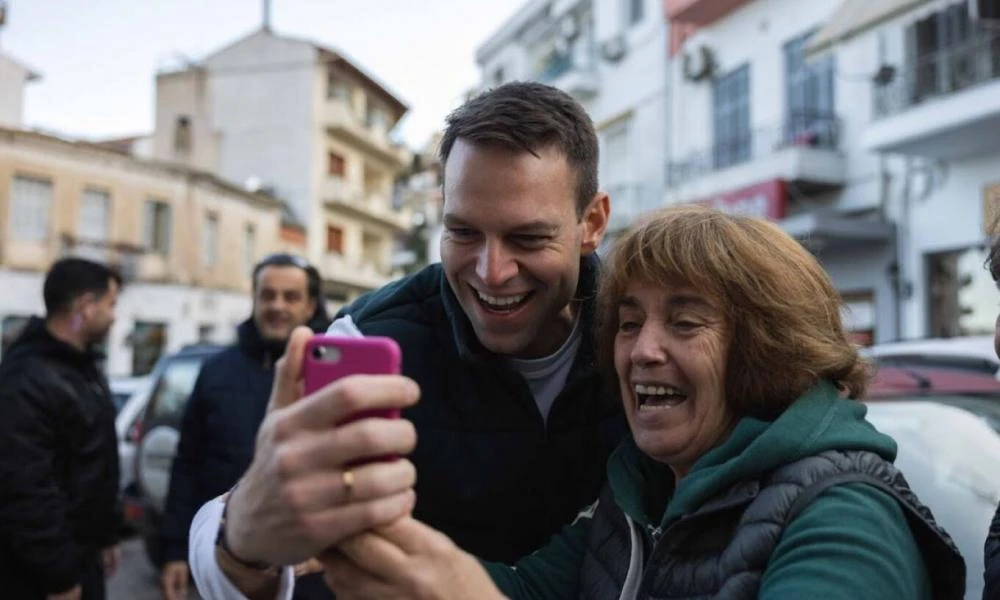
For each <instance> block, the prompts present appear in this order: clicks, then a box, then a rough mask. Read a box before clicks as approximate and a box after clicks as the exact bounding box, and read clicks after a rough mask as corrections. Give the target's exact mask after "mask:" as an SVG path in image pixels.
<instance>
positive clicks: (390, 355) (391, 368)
mask: <svg viewBox="0 0 1000 600" xmlns="http://www.w3.org/2000/svg"><path fill="white" fill-rule="evenodd" d="M319 351H323V352H326V353H328V354H331V353H332V354H331V359H330V360H326V359H323V358H321V357H320V356H319V354H318V352H319ZM334 357H335V358H334ZM401 363H402V359H401V353H400V351H399V346H398V345H397V344H396V341H395V340H393V339H392V338H388V337H364V338H361V337H340V336H331V335H316V336H313V338H312V339H310V340H309V342H308V343H306V355H305V363H304V364H303V366H302V373H303V378H304V379H305V392H306V394H311V393H313V392H315V391H316V390H318V389H320V388H322V387H323V386H325V385H328V384H329V383H332V382H334V381H336V380H338V379H340V378H341V377H346V376H348V375H398V374H399V373H400V365H401ZM373 413H375V414H374V415H373ZM366 416H383V417H384V418H388V419H398V418H399V411H398V410H385V411H382V410H378V411H366V412H365V413H360V414H357V415H353V416H352V417H350V418H348V419H347V420H345V421H344V423H347V422H350V421H355V420H357V419H361V418H364V417H366Z"/></svg>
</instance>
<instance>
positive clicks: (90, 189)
mask: <svg viewBox="0 0 1000 600" xmlns="http://www.w3.org/2000/svg"><path fill="white" fill-rule="evenodd" d="M281 213H282V209H281V205H280V203H279V202H278V201H276V200H275V199H273V198H271V197H269V196H267V195H264V194H259V193H250V192H247V191H245V190H243V189H242V188H238V187H235V186H233V185H231V184H229V183H227V182H225V181H223V180H221V179H219V178H217V177H215V176H214V175H211V174H208V173H205V172H202V171H197V170H194V169H191V168H189V167H181V166H177V165H173V164H168V163H160V162H154V161H147V160H141V159H137V158H135V157H132V156H129V155H126V154H123V153H119V152H115V151H111V150H108V149H106V148H102V147H100V146H97V145H93V144H86V143H81V142H70V141H66V140H63V139H60V138H56V137H52V136H48V135H43V134H39V133H34V132H29V131H23V130H16V129H0V227H2V234H0V281H2V282H3V286H4V294H2V295H0V334H2V337H3V344H2V346H0V360H2V351H3V349H5V348H7V346H8V345H9V344H10V342H11V341H13V338H14V336H15V335H16V333H17V332H18V331H19V329H20V326H22V325H23V324H24V322H25V321H26V320H27V318H28V317H29V316H30V315H41V314H43V313H44V305H43V301H42V283H43V280H44V275H45V271H46V270H47V269H48V268H49V266H50V265H51V264H52V262H53V261H54V260H56V259H58V258H60V257H63V256H69V255H78V256H83V257H85V258H90V259H93V260H98V261H101V262H105V263H107V264H111V265H113V266H115V267H116V268H118V269H119V271H120V272H121V273H122V275H123V277H124V279H125V286H124V289H123V292H122V295H121V298H120V301H119V306H118V310H117V315H118V317H117V320H116V322H115V324H114V327H113V329H112V331H111V334H110V338H109V340H108V348H107V350H108V362H107V368H108V372H109V374H110V375H115V376H118V375H133V374H134V375H142V374H145V373H147V372H149V370H151V369H152V366H153V364H154V363H155V362H156V360H157V359H158V358H159V357H160V355H162V354H163V353H166V352H172V351H175V350H177V349H179V348H180V347H182V346H184V345H186V344H190V343H194V342H198V341H215V342H228V341H230V340H232V339H233V338H234V336H235V327H236V325H238V324H239V323H240V322H241V321H243V320H244V319H246V318H247V317H248V316H249V314H250V308H251V294H250V292H251V279H250V274H251V270H252V268H253V265H254V264H255V263H256V262H257V260H259V259H260V258H261V257H262V256H264V255H265V254H267V253H269V252H271V251H273V250H275V249H278V248H280V247H282V244H283V243H287V242H283V241H282V239H283V233H282V231H283V228H282V224H281V223H282V221H281Z"/></svg>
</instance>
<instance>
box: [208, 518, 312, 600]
mask: <svg viewBox="0 0 1000 600" xmlns="http://www.w3.org/2000/svg"><path fill="white" fill-rule="evenodd" d="M222 509H223V503H222V498H215V499H213V500H209V501H208V502H206V503H205V505H204V506H202V507H201V509H200V510H199V511H198V513H197V514H196V515H195V516H194V520H193V521H191V531H190V534H189V538H188V565H189V568H190V569H191V577H192V578H194V585H195V587H196V588H197V590H198V593H199V594H200V595H201V597H202V598H203V599H204V600H247V597H246V596H244V595H243V593H242V592H240V591H239V590H238V589H236V586H234V585H233V584H232V583H230V581H229V579H228V578H227V577H226V576H225V574H224V573H223V572H222V569H220V568H219V564H218V563H217V562H215V538H216V537H217V536H218V535H219V523H221V522H222ZM294 590H295V569H294V568H293V567H285V569H284V570H283V571H282V573H281V584H280V585H279V586H278V595H277V596H275V600H291V598H292V592H293V591H294Z"/></svg>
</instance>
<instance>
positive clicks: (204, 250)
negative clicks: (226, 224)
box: [201, 213, 219, 267]
mask: <svg viewBox="0 0 1000 600" xmlns="http://www.w3.org/2000/svg"><path fill="white" fill-rule="evenodd" d="M218 259H219V217H218V216H217V215H215V214H213V213H209V214H207V215H205V225H204V226H203V227H202V229H201V264H202V265H204V266H206V267H214V266H215V263H216V262H217V261H218Z"/></svg>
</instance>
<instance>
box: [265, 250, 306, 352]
mask: <svg viewBox="0 0 1000 600" xmlns="http://www.w3.org/2000/svg"><path fill="white" fill-rule="evenodd" d="M255 283H256V287H255V289H254V299H253V321H254V324H256V325H257V330H258V331H259V332H260V335H261V337H263V338H264V339H265V340H267V341H270V342H279V343H284V342H285V341H287V340H288V337H289V336H290V335H291V334H292V330H294V329H295V328H296V327H298V326H299V325H304V324H305V323H306V322H308V321H309V318H310V317H312V314H313V312H314V311H315V310H316V300H315V299H313V298H310V297H309V278H308V277H307V276H306V272H305V271H303V270H302V269H300V268H298V267H294V266H270V267H264V268H263V269H261V271H260V273H258V274H257V281H256V282H255Z"/></svg>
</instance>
